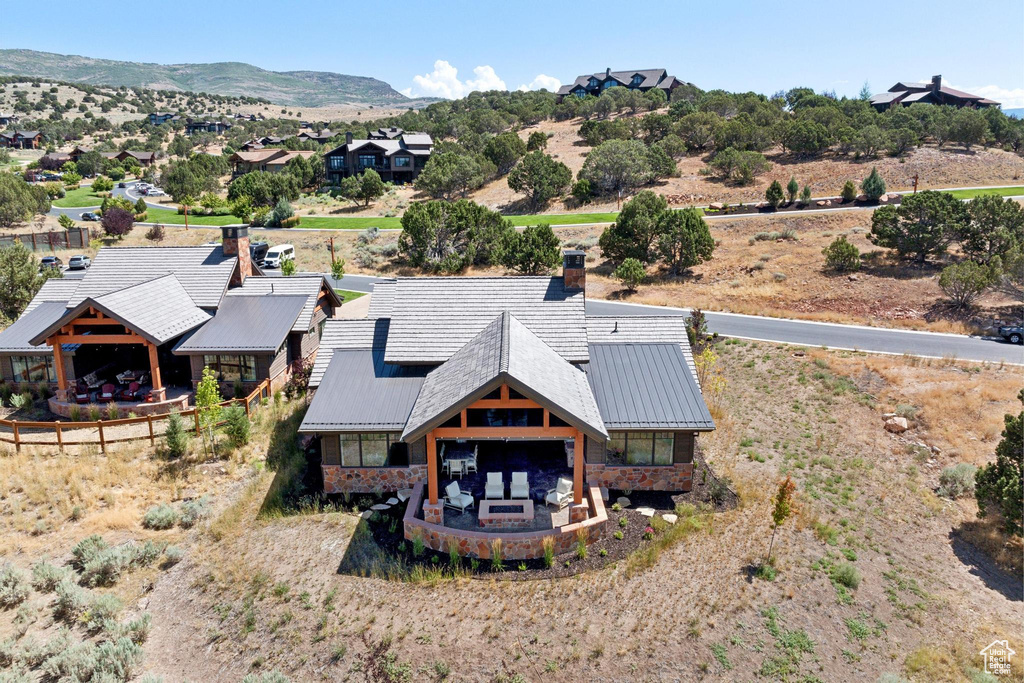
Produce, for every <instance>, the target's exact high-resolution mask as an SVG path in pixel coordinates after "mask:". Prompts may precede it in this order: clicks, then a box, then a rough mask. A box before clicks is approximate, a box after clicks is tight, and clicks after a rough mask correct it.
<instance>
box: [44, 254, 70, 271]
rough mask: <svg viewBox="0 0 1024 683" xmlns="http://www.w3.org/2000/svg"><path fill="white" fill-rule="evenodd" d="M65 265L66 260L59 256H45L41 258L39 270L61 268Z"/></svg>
mask: <svg viewBox="0 0 1024 683" xmlns="http://www.w3.org/2000/svg"><path fill="white" fill-rule="evenodd" d="M63 267H64V262H63V261H61V260H60V258H59V257H57V256H44V257H43V258H41V259H39V270H40V272H42V271H44V270H60V269H62V268H63Z"/></svg>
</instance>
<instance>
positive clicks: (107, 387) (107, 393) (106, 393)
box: [99, 382, 117, 401]
mask: <svg viewBox="0 0 1024 683" xmlns="http://www.w3.org/2000/svg"><path fill="white" fill-rule="evenodd" d="M116 391H117V387H115V386H114V385H113V384H110V383H109V382H108V383H107V384H104V385H103V386H102V387H101V388H100V396H99V400H100V401H113V400H114V392H116Z"/></svg>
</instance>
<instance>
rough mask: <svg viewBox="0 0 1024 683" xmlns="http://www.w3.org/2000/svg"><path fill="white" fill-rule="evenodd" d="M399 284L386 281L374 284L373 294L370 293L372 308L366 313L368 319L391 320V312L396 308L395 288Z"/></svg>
mask: <svg viewBox="0 0 1024 683" xmlns="http://www.w3.org/2000/svg"><path fill="white" fill-rule="evenodd" d="M397 286H398V282H397V281H395V280H386V281H383V282H374V283H373V292H371V293H370V308H369V309H368V310H367V312H366V317H367V318H390V317H391V311H392V310H393V309H394V306H395V288H396V287H397Z"/></svg>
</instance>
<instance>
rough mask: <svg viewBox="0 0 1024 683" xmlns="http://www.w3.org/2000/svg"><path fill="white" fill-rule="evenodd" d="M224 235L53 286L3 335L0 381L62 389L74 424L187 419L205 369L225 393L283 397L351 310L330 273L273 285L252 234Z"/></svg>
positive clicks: (120, 254) (99, 267)
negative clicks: (111, 406) (86, 410)
mask: <svg viewBox="0 0 1024 683" xmlns="http://www.w3.org/2000/svg"><path fill="white" fill-rule="evenodd" d="M221 230H222V233H223V239H222V243H221V244H214V245H203V246H198V247H106V248H103V249H100V250H99V252H98V253H97V254H96V257H95V259H93V262H92V266H91V267H90V268H89V269H88V270H87V271H86V272H85V274H84V276H83V277H80V278H73V277H65V278H61V279H50V280H47V281H46V282H45V283H44V284H43V286H42V288H41V289H40V290H39V292H38V293H37V294H36V295H35V297H34V298H33V299H32V301H31V302H30V303H29V304H28V306H27V307H26V309H25V312H24V313H23V314H22V315H21V317H20V318H19V319H18V320H17V321H15V322H14V324H12V325H11V326H10V327H8V328H7V329H6V330H4V331H3V332H0V378H2V380H3V382H4V383H5V384H8V385H13V386H14V387H15V388H19V389H20V388H23V387H26V386H36V385H39V384H49V385H52V386H54V387H55V388H56V391H55V395H54V397H53V398H52V399H50V410H51V411H52V412H54V413H56V414H58V415H64V416H69V415H70V413H71V412H72V406H73V405H78V404H91V403H96V402H107V401H120V402H123V403H125V404H126V405H125V406H124V407H125V411H129V410H130V411H132V412H135V413H136V414H154V413H165V412H171V411H176V410H182V409H184V408H185V407H186V406H188V404H189V402H190V400H191V397H192V392H193V390H194V387H195V384H196V383H197V382H198V381H199V380H200V379H201V378H202V373H203V368H204V367H210V368H211V369H213V370H214V372H215V373H216V374H217V377H218V379H219V380H220V382H221V384H222V387H221V391H222V393H223V394H225V395H232V393H238V392H239V390H241V391H246V392H247V391H251V390H252V389H253V388H254V387H255V386H257V385H259V384H260V383H262V382H265V381H266V382H269V384H270V387H271V390H276V389H279V388H281V387H282V386H283V385H284V384H285V383H286V382H287V381H288V378H289V377H290V373H291V371H292V370H293V369H295V368H297V367H299V366H301V365H302V364H303V363H308V364H311V363H312V361H313V359H314V358H315V356H316V353H317V351H318V349H319V346H320V336H321V335H322V334H323V331H324V327H325V322H326V321H327V320H329V319H330V318H333V317H334V314H335V312H336V310H337V309H338V307H339V306H341V300H340V299H339V297H338V295H337V294H336V292H335V291H334V290H333V289H332V288H331V287H330V286H329V285H328V284H327V282H326V280H324V278H323V277H322V276H320V275H308V276H301V275H297V276H293V277H289V278H267V277H262V275H263V274H262V272H260V270H259V268H257V267H256V266H255V265H254V264H253V263H252V260H251V257H250V247H249V237H248V228H246V227H231V226H228V227H224V228H221ZM297 364H298V365H297Z"/></svg>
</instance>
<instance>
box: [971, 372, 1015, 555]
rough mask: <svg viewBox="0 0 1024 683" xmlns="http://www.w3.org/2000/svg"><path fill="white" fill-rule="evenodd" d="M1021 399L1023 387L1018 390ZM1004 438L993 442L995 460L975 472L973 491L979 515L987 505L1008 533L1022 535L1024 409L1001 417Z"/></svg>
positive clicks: (981, 515)
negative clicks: (993, 509)
mask: <svg viewBox="0 0 1024 683" xmlns="http://www.w3.org/2000/svg"><path fill="white" fill-rule="evenodd" d="M1017 398H1018V399H1020V401H1021V403H1024V389H1021V391H1020V392H1019V393H1018V394H1017ZM1003 424H1004V426H1003V438H1002V439H1001V440H1000V441H999V445H997V446H996V460H995V462H992V463H989V464H988V465H984V466H982V467H981V468H979V469H978V471H977V473H976V474H975V475H974V495H975V497H976V498H977V499H978V516H979V517H985V516H986V515H987V514H988V511H989V507H990V506H994V507H996V508H997V509H998V510H999V512H1000V513H1001V514H1002V516H1003V520H1004V523H1005V528H1006V531H1007V533H1011V534H1015V535H1017V536H1021V535H1024V484H1022V482H1024V411H1021V412H1019V413H1018V414H1017V415H1016V416H1014V415H1006V416H1004V418H1003Z"/></svg>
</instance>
